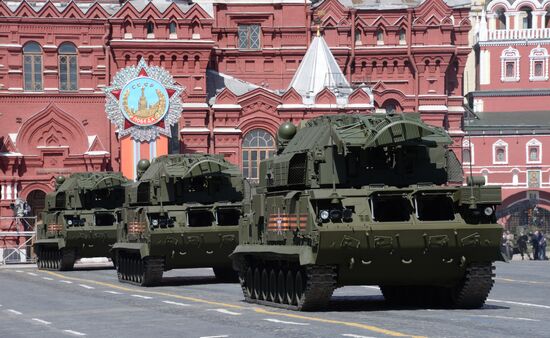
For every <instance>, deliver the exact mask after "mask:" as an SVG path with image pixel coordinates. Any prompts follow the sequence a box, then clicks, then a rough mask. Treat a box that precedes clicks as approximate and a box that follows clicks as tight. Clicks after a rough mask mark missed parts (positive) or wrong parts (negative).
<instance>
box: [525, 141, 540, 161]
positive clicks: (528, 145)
mask: <svg viewBox="0 0 550 338" xmlns="http://www.w3.org/2000/svg"><path fill="white" fill-rule="evenodd" d="M531 147H537V148H539V159H538V160H536V161H532V160H531V156H529V155H530V154H529V148H531ZM525 161H526V162H527V163H529V164H540V163H542V143H541V142H540V141H539V140H537V139H531V140H530V141H529V142H527V143H526V144H525Z"/></svg>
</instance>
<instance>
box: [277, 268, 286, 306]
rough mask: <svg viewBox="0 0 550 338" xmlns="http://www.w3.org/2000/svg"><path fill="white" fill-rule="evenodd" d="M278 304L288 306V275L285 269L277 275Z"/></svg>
mask: <svg viewBox="0 0 550 338" xmlns="http://www.w3.org/2000/svg"><path fill="white" fill-rule="evenodd" d="M277 303H281V304H287V300H286V274H285V271H284V270H283V269H280V270H279V273H278V274H277Z"/></svg>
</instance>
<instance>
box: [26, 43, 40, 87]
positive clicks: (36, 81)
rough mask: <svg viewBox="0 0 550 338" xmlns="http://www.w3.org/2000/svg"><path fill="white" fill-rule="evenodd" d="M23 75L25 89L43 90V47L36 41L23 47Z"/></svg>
mask: <svg viewBox="0 0 550 338" xmlns="http://www.w3.org/2000/svg"><path fill="white" fill-rule="evenodd" d="M23 77H24V82H25V90H31V91H39V90H42V48H41V47H40V45H39V44H38V43H36V42H29V43H27V44H25V46H24V47H23Z"/></svg>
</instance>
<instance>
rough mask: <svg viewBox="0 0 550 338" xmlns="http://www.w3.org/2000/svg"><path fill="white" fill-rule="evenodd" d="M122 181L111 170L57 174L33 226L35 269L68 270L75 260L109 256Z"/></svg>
mask: <svg viewBox="0 0 550 338" xmlns="http://www.w3.org/2000/svg"><path fill="white" fill-rule="evenodd" d="M126 182H127V180H126V178H125V177H124V176H122V175H121V174H120V173H113V172H97V173H74V174H72V175H70V176H69V177H67V178H65V177H63V176H59V177H58V178H57V179H56V185H57V187H56V189H55V191H54V192H52V193H49V194H47V195H46V201H45V202H46V206H45V210H44V212H43V213H42V223H39V224H38V225H37V228H36V241H35V242H34V248H35V250H36V255H37V264H38V268H39V269H43V270H71V269H72V268H73V265H74V262H75V260H77V259H80V258H85V257H110V256H111V252H110V250H111V247H112V246H113V244H114V243H115V242H116V238H117V229H116V228H117V226H118V223H119V221H120V217H121V210H120V208H121V207H122V205H123V199H124V186H123V185H124V184H125V183H126Z"/></svg>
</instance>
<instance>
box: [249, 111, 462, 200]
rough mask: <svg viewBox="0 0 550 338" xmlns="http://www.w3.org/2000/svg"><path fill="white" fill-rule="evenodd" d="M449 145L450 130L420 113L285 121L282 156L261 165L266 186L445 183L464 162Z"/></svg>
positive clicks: (280, 135)
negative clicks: (298, 123)
mask: <svg viewBox="0 0 550 338" xmlns="http://www.w3.org/2000/svg"><path fill="white" fill-rule="evenodd" d="M449 144H451V139H450V137H449V136H448V134H447V133H446V131H445V130H444V129H442V128H437V127H433V126H430V125H427V124H425V123H424V122H422V120H421V119H420V116H419V115H418V114H398V115H395V116H388V115H385V114H384V115H377V114H376V115H333V116H321V117H318V118H315V119H312V120H310V121H308V122H307V123H305V124H304V126H303V127H301V128H300V129H299V130H296V127H295V126H294V125H292V124H291V123H285V124H283V125H282V126H281V127H280V128H279V132H278V146H279V152H278V155H277V156H275V157H273V158H271V159H269V160H266V161H263V162H262V163H261V165H260V187H265V188H267V189H268V190H278V189H288V187H289V186H301V187H311V188H318V187H327V188H334V187H362V186H366V185H373V184H374V185H382V186H384V185H391V186H398V187H399V186H408V185H411V184H417V183H419V182H420V183H429V184H438V185H441V184H445V183H447V182H448V181H449V178H450V175H451V174H452V173H454V174H456V173H455V172H456V170H454V169H456V168H455V167H456V165H457V163H459V162H458V160H457V159H456V156H455V155H454V154H453V153H452V152H451V151H450V150H448V149H447V146H448V145H449ZM450 169H453V170H450ZM458 175H459V176H461V172H460V170H459V171H458ZM458 179H459V180H460V181H461V179H462V178H461V177H459V178H458ZM453 181H454V180H453Z"/></svg>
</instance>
